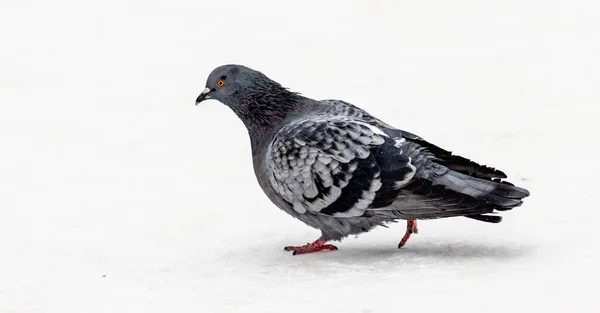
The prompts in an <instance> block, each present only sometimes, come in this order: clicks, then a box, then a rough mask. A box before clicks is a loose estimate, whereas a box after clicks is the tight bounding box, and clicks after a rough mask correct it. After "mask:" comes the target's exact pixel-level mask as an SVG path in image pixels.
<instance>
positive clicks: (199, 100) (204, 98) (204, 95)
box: [196, 87, 212, 105]
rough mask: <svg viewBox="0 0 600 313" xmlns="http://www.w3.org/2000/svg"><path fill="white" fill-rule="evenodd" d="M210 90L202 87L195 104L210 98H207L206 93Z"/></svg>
mask: <svg viewBox="0 0 600 313" xmlns="http://www.w3.org/2000/svg"><path fill="white" fill-rule="evenodd" d="M211 91H212V90H211V89H210V88H208V87H206V88H204V90H202V92H201V93H200V95H199V96H198V98H196V105H198V103H200V102H202V101H204V100H206V99H210V97H209V98H207V96H208V94H209V93H210V92H211Z"/></svg>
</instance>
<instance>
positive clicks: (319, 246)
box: [283, 239, 338, 255]
mask: <svg viewBox="0 0 600 313" xmlns="http://www.w3.org/2000/svg"><path fill="white" fill-rule="evenodd" d="M326 242H327V241H326V240H324V239H317V240H316V241H315V242H313V243H310V242H309V243H307V244H305V245H304V246H287V247H285V248H283V250H285V251H293V252H294V253H293V254H292V255H297V254H306V253H312V252H318V251H335V250H337V249H338V248H337V247H336V246H334V245H331V244H326Z"/></svg>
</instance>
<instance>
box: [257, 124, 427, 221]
mask: <svg viewBox="0 0 600 313" xmlns="http://www.w3.org/2000/svg"><path fill="white" fill-rule="evenodd" d="M394 143H395V142H394V140H392V139H390V138H389V137H388V136H386V135H385V134H384V133H383V132H381V130H379V129H378V128H376V127H374V126H373V125H369V124H367V123H365V122H362V121H357V120H352V119H349V118H343V117H338V118H333V119H308V120H301V121H296V122H293V123H291V124H289V125H287V126H285V127H283V128H282V129H281V130H280V131H279V132H278V134H277V135H276V136H275V138H274V139H273V141H272V143H271V145H270V147H269V151H268V152H267V164H268V166H269V168H270V170H271V172H272V175H271V176H270V181H271V185H272V187H273V189H274V190H275V191H276V192H277V193H278V194H279V195H280V196H281V197H282V198H283V199H285V200H286V201H287V202H288V203H290V204H291V205H292V207H293V208H294V210H295V211H297V212H298V213H306V212H311V213H320V214H327V215H333V216H337V217H353V216H361V215H363V214H364V212H365V210H367V208H370V207H373V206H382V205H383V204H384V203H385V204H386V205H387V204H389V203H391V202H393V200H394V197H395V195H396V194H397V193H398V192H397V191H398V190H399V189H400V188H401V187H403V186H405V185H406V184H408V183H409V181H410V180H411V179H412V178H413V176H414V175H415V171H416V169H415V167H414V166H413V165H412V164H411V162H410V161H411V160H410V157H408V156H406V155H403V154H402V151H401V150H400V149H399V148H398V147H396V146H395V145H394Z"/></svg>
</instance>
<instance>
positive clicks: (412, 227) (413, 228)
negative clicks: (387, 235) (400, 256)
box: [398, 220, 419, 249]
mask: <svg viewBox="0 0 600 313" xmlns="http://www.w3.org/2000/svg"><path fill="white" fill-rule="evenodd" d="M418 233H419V229H418V228H417V221H416V220H410V221H406V233H405V234H404V237H402V240H400V243H399V244H398V249H400V248H402V247H404V246H405V245H406V242H407V241H408V239H409V238H410V235H412V234H418Z"/></svg>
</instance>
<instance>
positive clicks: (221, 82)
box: [217, 79, 225, 87]
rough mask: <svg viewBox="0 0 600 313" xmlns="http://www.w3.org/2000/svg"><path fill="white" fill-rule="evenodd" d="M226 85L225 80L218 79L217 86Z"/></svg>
mask: <svg viewBox="0 0 600 313" xmlns="http://www.w3.org/2000/svg"><path fill="white" fill-rule="evenodd" d="M223 86H225V81H224V80H222V79H219V80H217V87H223Z"/></svg>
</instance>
